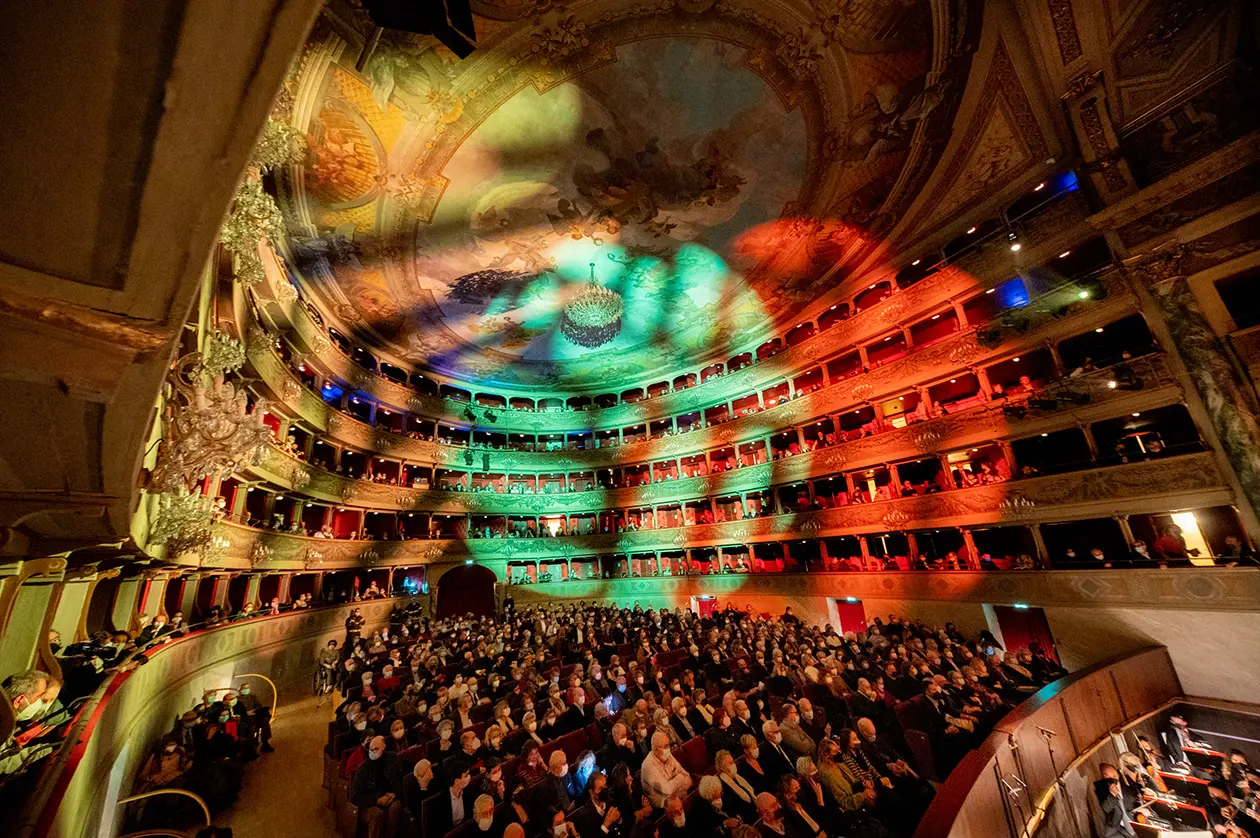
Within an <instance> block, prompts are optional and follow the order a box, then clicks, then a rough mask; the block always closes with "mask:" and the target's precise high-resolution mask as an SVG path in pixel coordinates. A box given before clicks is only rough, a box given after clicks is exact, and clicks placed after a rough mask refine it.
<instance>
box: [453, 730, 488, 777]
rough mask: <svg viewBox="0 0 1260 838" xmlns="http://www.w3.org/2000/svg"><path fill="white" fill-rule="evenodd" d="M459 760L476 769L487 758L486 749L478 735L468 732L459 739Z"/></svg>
mask: <svg viewBox="0 0 1260 838" xmlns="http://www.w3.org/2000/svg"><path fill="white" fill-rule="evenodd" d="M459 758H460V759H462V760H463V761H464V762H467V763H468V764H469V765H471V766H472V767H474V768H476V767H477V766H479V765H480V764H481V763H482V762H483V761H484V760H485V758H486V749H485V747H484V746H483V745H482V744H481V740H480V739H478V738H477V734H476V733H474V732H473V731H471V730H466V731H464V732H463V733H462V734H460V737H459Z"/></svg>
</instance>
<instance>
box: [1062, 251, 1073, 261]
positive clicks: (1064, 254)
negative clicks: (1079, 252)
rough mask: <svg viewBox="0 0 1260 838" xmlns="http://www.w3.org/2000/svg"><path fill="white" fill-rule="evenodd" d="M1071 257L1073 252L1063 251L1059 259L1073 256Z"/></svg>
mask: <svg viewBox="0 0 1260 838" xmlns="http://www.w3.org/2000/svg"><path fill="white" fill-rule="evenodd" d="M1071 255H1072V251H1070V250H1065V251H1063V252H1062V253H1060V254H1059V258H1060V259H1066V258H1067V257H1069V256H1071Z"/></svg>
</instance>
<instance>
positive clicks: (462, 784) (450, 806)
mask: <svg viewBox="0 0 1260 838" xmlns="http://www.w3.org/2000/svg"><path fill="white" fill-rule="evenodd" d="M470 772H471V769H470V767H469V765H468V763H466V762H463V761H462V760H458V759H457V760H455V762H454V763H452V765H451V769H450V780H451V784H450V787H449V788H447V789H446V790H445V791H440V792H439V793H438V800H436V801H431V802H433V803H435V804H436V805H433V806H427V807H425V808H426V811H430V812H432V814H431V815H430V817H431V818H432V820H430V821H429V827H430V829H426V830H425V834H430V835H445V834H446V833H448V832H450V831H451V830H452V829H454V828H455V827H457V826H459V825H460V824H462V823H464V821H466V820H468V819H469V818H471V817H472V816H473V797H472V791H471V790H470V788H469V786H470V784H471V782H472V774H471V773H470Z"/></svg>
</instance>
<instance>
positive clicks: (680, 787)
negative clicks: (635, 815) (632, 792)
mask: <svg viewBox="0 0 1260 838" xmlns="http://www.w3.org/2000/svg"><path fill="white" fill-rule="evenodd" d="M669 745H670V743H669V737H668V736H666V735H665V734H664V733H662V732H660V731H658V732H656V733H654V734H653V735H652V752H651V753H650V754H648V756H647V758H646V759H644V760H643V767H642V768H641V769H640V771H639V777H640V780H641V781H642V783H643V791H644V792H645V793H646V794H647V796H648V797H649V799H651V801H652V805H653V806H654V807H656V808H658V809H659V808H662V807H663V806H664V805H665V800H666V798H668V797H669V796H670V795H672V794H676V793H678V792H685V791H687V790H688V789H690V788H691V775H690V774H688V773H687V771H686V769H684V768H683V767H682V765H680V764H679V762H678V760H677V759H675V758H674V755H673V754H672V753H670V750H669Z"/></svg>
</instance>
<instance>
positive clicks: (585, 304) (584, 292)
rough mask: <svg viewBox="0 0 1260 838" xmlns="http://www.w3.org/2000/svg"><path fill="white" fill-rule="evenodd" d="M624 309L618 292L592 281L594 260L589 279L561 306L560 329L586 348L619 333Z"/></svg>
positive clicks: (567, 336) (600, 343) (570, 338)
mask: <svg viewBox="0 0 1260 838" xmlns="http://www.w3.org/2000/svg"><path fill="white" fill-rule="evenodd" d="M625 310H626V304H625V301H624V300H622V298H621V295H620V294H618V293H617V292H615V291H609V290H608V289H607V288H604V287H603V286H601V285H599V284H597V283H596V282H595V263H594V262H592V263H591V281H590V282H589V283H587V284H586V285H585V286H583V287H582V289H581V290H580V291H578V292H577V293H576V294H575V295H574V296H573V298H572V299H570V300H569V302H568V303H566V304H565V306H564V312H563V314H562V316H561V318H560V332H561V334H563V335H564V336H565V337H566V338H568V339H569V340H570V341H572V342H573V343H576V344H577V345H578V346H585V347H586V348H587V349H594V348H595V347H597V346H603V345H604V344H606V343H608V342H609V341H610V340H612V339H613V338H615V337H617V335H619V334H621V315H623V314H624V313H625Z"/></svg>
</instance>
